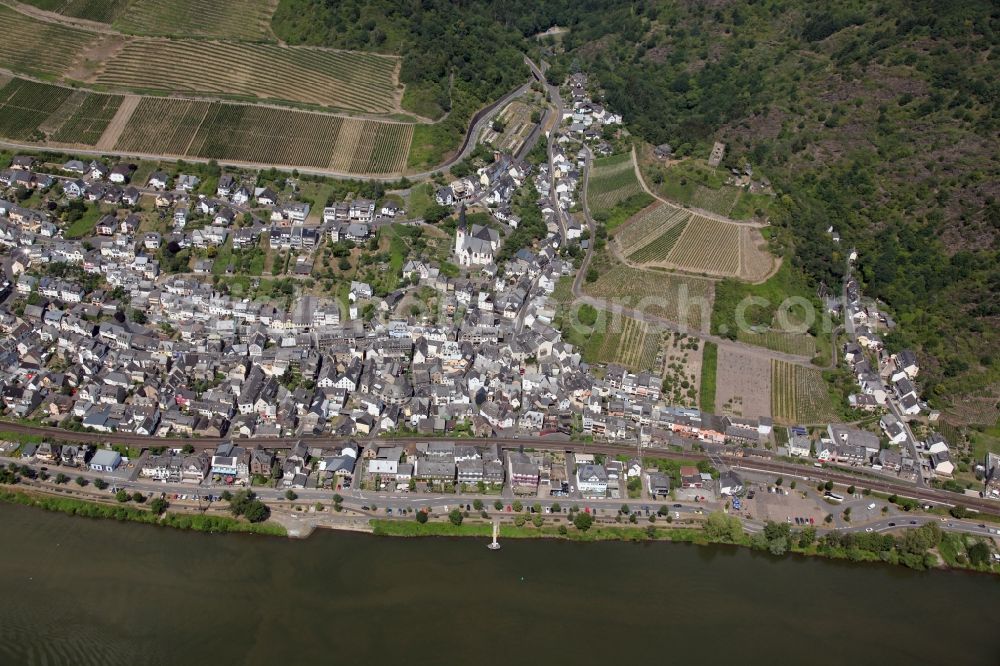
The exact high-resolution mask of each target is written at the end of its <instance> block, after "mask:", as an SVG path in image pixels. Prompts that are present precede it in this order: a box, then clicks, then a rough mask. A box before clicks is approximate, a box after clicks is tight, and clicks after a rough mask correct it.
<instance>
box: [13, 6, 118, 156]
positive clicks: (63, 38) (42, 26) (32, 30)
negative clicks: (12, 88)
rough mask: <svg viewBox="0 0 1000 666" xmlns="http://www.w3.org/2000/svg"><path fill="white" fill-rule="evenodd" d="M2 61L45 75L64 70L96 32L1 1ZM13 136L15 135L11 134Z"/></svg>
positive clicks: (17, 69)
mask: <svg viewBox="0 0 1000 666" xmlns="http://www.w3.org/2000/svg"><path fill="white" fill-rule="evenodd" d="M0 25H2V26H3V28H4V35H5V39H4V40H2V42H0V62H2V63H3V67H4V68H5V69H9V70H12V71H15V72H25V73H28V74H33V75H35V76H39V77H43V78H51V77H57V76H60V75H62V74H64V73H65V72H66V71H67V70H68V69H69V68H70V66H71V65H72V64H73V60H74V58H75V57H76V56H77V55H78V54H79V53H81V52H82V51H84V50H85V49H86V48H87V47H88V46H90V45H91V44H93V43H94V42H95V41H96V40H97V39H98V37H99V35H97V33H93V32H87V31H85V30H77V29H76V28H69V27H66V26H63V25H58V24H56V23H46V22H44V21H39V20H37V19H33V18H31V17H30V16H25V15H24V14H21V13H19V12H16V11H14V10H13V9H11V8H10V7H7V6H6V5H0ZM12 138H13V137H12Z"/></svg>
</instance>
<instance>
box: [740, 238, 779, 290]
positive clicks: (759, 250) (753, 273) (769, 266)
mask: <svg viewBox="0 0 1000 666" xmlns="http://www.w3.org/2000/svg"><path fill="white" fill-rule="evenodd" d="M777 265H778V260H777V259H776V258H775V257H774V255H772V254H771V253H770V252H768V251H767V241H765V240H764V237H763V236H762V235H761V233H760V229H756V228H754V227H750V226H745V227H741V228H740V274H739V277H740V278H741V279H743V280H746V281H748V282H762V281H764V280H766V279H767V278H768V276H770V275H771V273H772V272H773V271H774V270H775V269H776V268H777Z"/></svg>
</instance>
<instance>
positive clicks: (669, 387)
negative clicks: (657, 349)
mask: <svg viewBox="0 0 1000 666" xmlns="http://www.w3.org/2000/svg"><path fill="white" fill-rule="evenodd" d="M703 353H704V344H703V343H702V342H701V340H699V339H698V338H695V337H691V336H687V335H685V334H683V333H676V332H674V331H668V332H666V333H664V334H663V347H662V357H663V365H662V368H661V371H660V375H661V376H662V377H663V398H664V400H666V401H667V403H668V404H671V405H682V406H685V407H696V406H697V405H698V392H699V391H700V390H701V360H702V354H703Z"/></svg>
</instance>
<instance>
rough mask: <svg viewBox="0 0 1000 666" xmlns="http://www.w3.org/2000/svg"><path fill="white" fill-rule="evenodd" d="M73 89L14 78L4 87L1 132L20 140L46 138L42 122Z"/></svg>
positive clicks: (0, 98) (0, 92)
mask: <svg viewBox="0 0 1000 666" xmlns="http://www.w3.org/2000/svg"><path fill="white" fill-rule="evenodd" d="M71 93H72V91H71V90H70V89H69V88H60V87H59V86H51V85H48V84H46V83H37V82H35V81H27V80H25V79H12V80H11V81H9V82H8V83H7V85H5V86H4V87H3V88H2V89H0V136H3V137H5V138H8V139H14V140H19V141H25V140H27V141H37V140H41V139H42V138H44V137H43V136H42V135H41V132H40V131H39V126H40V125H41V124H42V123H43V122H45V120H46V119H47V118H48V117H49V116H50V115H51V114H52V113H54V112H55V111H56V110H57V109H58V108H59V107H60V106H62V105H63V103H64V102H65V101H66V99H67V98H68V97H69V96H70V94H71Z"/></svg>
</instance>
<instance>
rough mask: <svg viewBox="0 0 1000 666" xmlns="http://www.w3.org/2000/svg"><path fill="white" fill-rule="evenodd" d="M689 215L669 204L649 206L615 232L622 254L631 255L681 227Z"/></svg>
mask: <svg viewBox="0 0 1000 666" xmlns="http://www.w3.org/2000/svg"><path fill="white" fill-rule="evenodd" d="M690 217H691V214H690V213H689V212H687V211H686V210H684V209H682V208H677V207H676V206H671V205H670V204H660V205H658V206H650V207H649V208H646V209H645V210H643V211H641V212H639V214H637V215H635V216H633V217H632V218H631V219H630V220H628V221H627V222H626V223H625V224H623V225H621V226H620V227H618V229H616V230H615V233H614V236H615V238H616V239H617V241H618V247H620V248H621V251H622V253H624V254H631V253H632V252H635V251H636V250H638V249H640V248H642V247H644V246H645V245H647V244H648V243H651V242H652V241H654V240H656V239H657V238H659V237H660V236H661V235H663V233H664V232H666V231H669V230H670V229H672V228H673V227H675V226H680V225H683V224H685V223H686V222H687V220H688V219H689V218H690Z"/></svg>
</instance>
